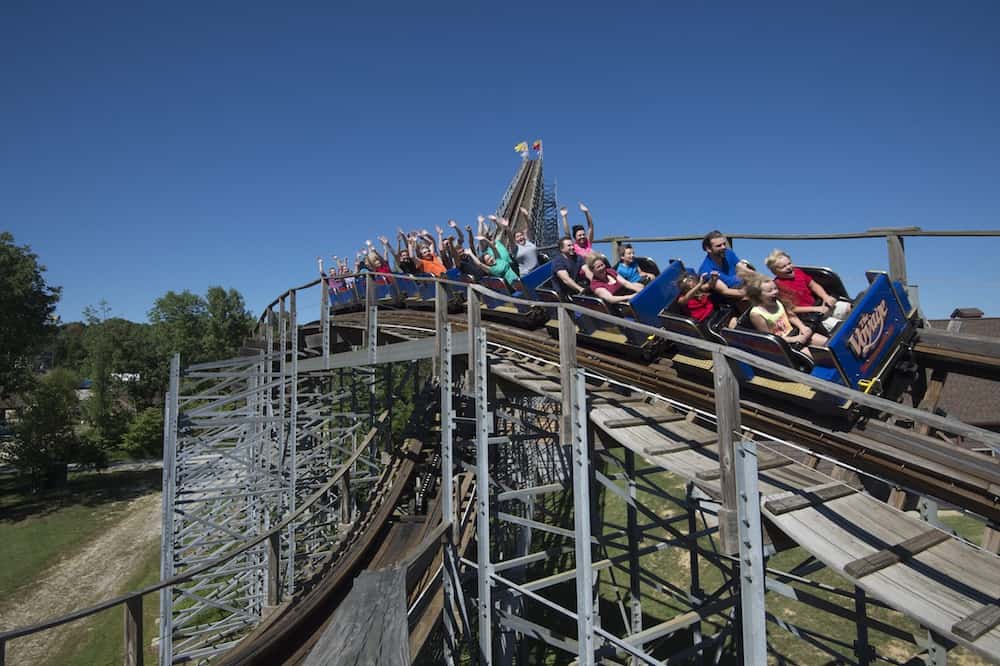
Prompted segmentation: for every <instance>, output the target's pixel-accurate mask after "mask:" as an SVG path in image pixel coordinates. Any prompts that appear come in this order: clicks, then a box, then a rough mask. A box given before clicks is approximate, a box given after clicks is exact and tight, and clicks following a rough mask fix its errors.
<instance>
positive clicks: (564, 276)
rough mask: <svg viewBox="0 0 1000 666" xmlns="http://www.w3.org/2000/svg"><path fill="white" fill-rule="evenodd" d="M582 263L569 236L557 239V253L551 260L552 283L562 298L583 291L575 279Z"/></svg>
mask: <svg viewBox="0 0 1000 666" xmlns="http://www.w3.org/2000/svg"><path fill="white" fill-rule="evenodd" d="M582 264H583V259H582V258H580V257H578V256H577V255H576V251H575V250H574V249H573V239H572V238H570V237H569V236H563V237H562V238H561V239H559V254H558V255H556V257H555V258H554V259H553V260H552V284H554V285H555V287H556V289H558V290H559V293H560V294H561V295H562V297H563V298H564V299H566V298H568V297H569V296H572V295H573V294H582V293H583V287H581V286H580V283H579V282H577V281H576V278H577V276H579V274H580V267H581V265H582Z"/></svg>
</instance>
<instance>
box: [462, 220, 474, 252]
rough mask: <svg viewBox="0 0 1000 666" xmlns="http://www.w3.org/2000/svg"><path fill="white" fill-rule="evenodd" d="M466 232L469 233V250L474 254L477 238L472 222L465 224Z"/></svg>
mask: <svg viewBox="0 0 1000 666" xmlns="http://www.w3.org/2000/svg"><path fill="white" fill-rule="evenodd" d="M465 233H467V234H468V235H469V250H470V251H471V252H472V253H473V254H475V253H476V239H475V237H474V236H473V235H472V225H471V224H467V225H465Z"/></svg>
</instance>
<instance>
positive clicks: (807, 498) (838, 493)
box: [764, 482, 858, 516]
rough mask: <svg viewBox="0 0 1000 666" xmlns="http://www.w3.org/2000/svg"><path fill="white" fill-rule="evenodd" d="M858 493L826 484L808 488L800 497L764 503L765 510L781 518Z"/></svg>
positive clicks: (838, 484) (835, 483)
mask: <svg viewBox="0 0 1000 666" xmlns="http://www.w3.org/2000/svg"><path fill="white" fill-rule="evenodd" d="M856 492H858V491H856V490H855V489H854V488H851V487H850V486H848V485H845V484H843V483H837V482H834V483H824V484H823V485H820V486H813V487H812V488H806V489H805V490H804V491H803V493H802V494H799V495H791V496H790V497H780V498H777V499H772V500H768V501H766V502H764V510H765V511H767V512H768V513H770V514H772V515H775V516H780V515H781V514H783V513H789V512H791V511H798V510H799V509H806V508H808V507H811V506H816V505H817V504H824V503H826V502H829V501H830V500H835V499H837V498H838V497H846V496H847V495H851V494H853V493H856Z"/></svg>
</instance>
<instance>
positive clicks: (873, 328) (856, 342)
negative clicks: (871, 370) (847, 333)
mask: <svg viewBox="0 0 1000 666" xmlns="http://www.w3.org/2000/svg"><path fill="white" fill-rule="evenodd" d="M888 314H889V304H888V303H886V301H885V299H884V298H883V299H882V300H881V301H879V303H878V305H876V306H875V307H874V308H872V309H871V310H870V311H868V312H866V313H865V314H864V315H862V317H861V319H859V320H858V324H857V326H856V327H855V328H854V330H853V331H852V332H851V337H849V338H848V339H847V346H848V348H850V350H851V352H852V353H853V354H854V357H855V358H857V359H858V360H859V361H860V360H863V359H865V358H868V354H869V353H870V352H871V350H872V348H873V347H875V345H876V344H877V343H878V341H879V338H881V337H882V332H883V329H884V328H885V320H886V317H887V316H888Z"/></svg>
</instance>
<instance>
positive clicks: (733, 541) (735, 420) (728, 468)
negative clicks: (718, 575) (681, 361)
mask: <svg viewBox="0 0 1000 666" xmlns="http://www.w3.org/2000/svg"><path fill="white" fill-rule="evenodd" d="M712 362H713V364H714V368H715V372H714V373H713V378H714V380H715V418H716V431H717V437H718V441H719V476H720V481H721V486H722V503H721V506H720V507H719V511H718V517H719V546H720V549H721V550H722V552H723V553H726V554H727V555H735V554H736V553H738V552H739V550H740V545H739V541H740V540H739V534H738V531H739V530H738V525H737V515H736V514H737V504H738V502H739V498H738V497H737V494H736V466H735V462H734V460H733V458H734V456H735V441H736V439H737V438H738V437H740V430H741V424H740V385H739V382H738V381H737V379H736V373H735V372H734V371H733V368H732V366H731V365H730V364H729V359H728V358H726V357H725V356H724V355H723V354H722V352H721V351H719V350H716V351H713V352H712ZM694 441H698V440H697V439H694ZM706 443H707V442H706Z"/></svg>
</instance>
